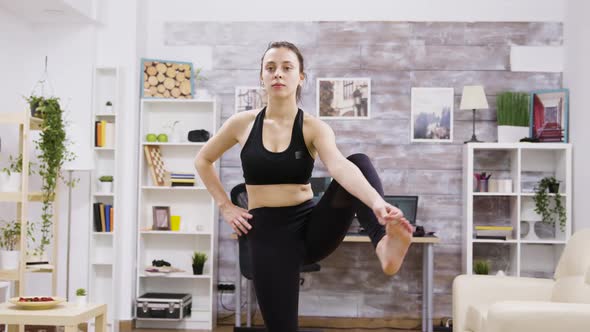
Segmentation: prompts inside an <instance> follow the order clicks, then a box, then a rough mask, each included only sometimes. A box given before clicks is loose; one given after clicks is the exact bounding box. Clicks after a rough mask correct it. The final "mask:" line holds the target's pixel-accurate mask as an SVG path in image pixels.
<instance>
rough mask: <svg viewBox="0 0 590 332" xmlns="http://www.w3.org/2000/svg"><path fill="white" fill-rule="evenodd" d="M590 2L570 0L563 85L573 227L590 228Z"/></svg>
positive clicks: (565, 30) (567, 8) (567, 7)
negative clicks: (567, 94) (566, 92)
mask: <svg viewBox="0 0 590 332" xmlns="http://www.w3.org/2000/svg"><path fill="white" fill-rule="evenodd" d="M588 13H590V2H588V1H585V0H570V1H568V3H567V6H566V14H565V20H564V46H565V53H566V58H565V70H564V74H563V78H564V86H565V87H566V88H569V89H570V137H571V141H572V142H573V143H574V151H573V159H574V188H573V195H574V201H573V205H574V208H573V209H574V214H573V218H574V230H578V229H581V228H588V227H590V217H589V216H588V210H587V208H588V207H587V205H588V196H589V195H588V188H590V176H589V175H588V170H589V169H590V149H588V147H587V146H586V145H585V142H588V141H590V131H589V130H588V124H590V112H589V110H588V100H586V97H587V95H588V91H589V90H590V63H589V62H588V59H590V39H588V36H590V24H589V23H588V17H587V14H588Z"/></svg>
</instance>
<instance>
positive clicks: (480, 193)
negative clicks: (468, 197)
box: [473, 192, 518, 197]
mask: <svg viewBox="0 0 590 332" xmlns="http://www.w3.org/2000/svg"><path fill="white" fill-rule="evenodd" d="M473 196H499V197H502V196H518V194H517V193H492V192H474V193H473Z"/></svg>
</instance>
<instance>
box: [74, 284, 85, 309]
mask: <svg viewBox="0 0 590 332" xmlns="http://www.w3.org/2000/svg"><path fill="white" fill-rule="evenodd" d="M76 303H77V304H78V305H84V304H86V290H85V289H84V288H78V289H76Z"/></svg>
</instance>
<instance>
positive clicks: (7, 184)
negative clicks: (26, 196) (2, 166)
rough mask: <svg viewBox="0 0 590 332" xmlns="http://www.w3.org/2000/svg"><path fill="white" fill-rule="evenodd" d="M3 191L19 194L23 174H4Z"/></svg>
mask: <svg viewBox="0 0 590 332" xmlns="http://www.w3.org/2000/svg"><path fill="white" fill-rule="evenodd" d="M1 174H2V180H1V181H0V182H1V183H2V191H3V192H19V191H20V187H21V173H16V172H10V175H8V174H6V173H5V172H2V173H1Z"/></svg>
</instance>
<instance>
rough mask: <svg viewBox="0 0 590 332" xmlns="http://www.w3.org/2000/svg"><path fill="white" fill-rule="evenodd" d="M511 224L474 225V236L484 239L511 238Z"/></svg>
mask: <svg viewBox="0 0 590 332" xmlns="http://www.w3.org/2000/svg"><path fill="white" fill-rule="evenodd" d="M512 231H513V228H512V226H475V238H476V239H485V240H510V239H512Z"/></svg>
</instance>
